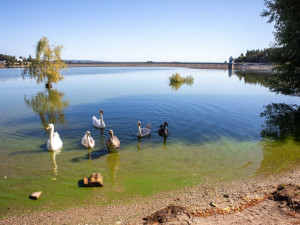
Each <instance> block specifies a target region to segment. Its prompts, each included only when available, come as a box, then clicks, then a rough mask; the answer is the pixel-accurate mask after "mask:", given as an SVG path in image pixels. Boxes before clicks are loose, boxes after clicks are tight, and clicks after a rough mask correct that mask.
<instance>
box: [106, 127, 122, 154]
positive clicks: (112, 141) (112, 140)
mask: <svg viewBox="0 0 300 225" xmlns="http://www.w3.org/2000/svg"><path fill="white" fill-rule="evenodd" d="M106 147H107V148H108V149H109V150H112V149H119V148H120V141H119V139H118V138H117V137H116V136H114V132H113V130H109V137H108V139H107V142H106Z"/></svg>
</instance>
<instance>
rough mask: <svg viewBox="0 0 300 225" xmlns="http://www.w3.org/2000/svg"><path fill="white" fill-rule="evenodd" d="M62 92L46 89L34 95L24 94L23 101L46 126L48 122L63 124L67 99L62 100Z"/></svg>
mask: <svg viewBox="0 0 300 225" xmlns="http://www.w3.org/2000/svg"><path fill="white" fill-rule="evenodd" d="M63 98H64V93H63V92H59V91H58V90H51V89H46V90H44V91H40V92H38V93H37V94H36V95H35V96H32V97H27V96H25V98H24V101H25V103H26V104H27V106H28V107H30V108H31V109H32V110H33V111H34V112H35V113H37V114H38V115H39V117H40V120H41V123H42V125H43V126H44V127H46V126H47V125H48V124H49V123H52V124H57V123H60V124H64V123H66V121H65V115H64V113H63V110H64V109H65V108H67V107H68V106H69V104H70V103H69V101H68V100H64V99H63Z"/></svg>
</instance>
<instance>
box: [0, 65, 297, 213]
mask: <svg viewBox="0 0 300 225" xmlns="http://www.w3.org/2000/svg"><path fill="white" fill-rule="evenodd" d="M174 73H179V74H181V75H182V76H187V75H192V76H193V78H194V83H193V84H192V85H186V84H183V85H182V86H177V87H171V86H169V79H168V78H169V77H170V76H171V75H172V74H174ZM21 74H22V70H21V69H0V95H1V99H0V115H1V117H0V211H1V213H0V216H5V215H8V214H12V213H14V212H18V211H19V210H24V209H25V211H36V210H56V209H63V208H67V207H71V206H74V205H86V204H101V205H103V204H109V203H111V202H112V201H114V200H123V201H125V202H129V201H132V199H134V198H135V197H138V196H146V195H151V194H154V193H157V192H162V191H168V190H172V189H177V188H182V187H185V186H191V185H194V184H199V183H215V182H221V181H231V180H236V179H242V178H245V177H252V176H255V175H257V174H270V173H276V172H279V171H282V170H284V169H287V168H289V167H291V166H293V165H295V164H299V162H300V145H299V140H298V139H297V138H299V136H297V134H299V132H298V131H299V123H295V117H297V116H298V114H297V113H296V111H297V110H296V108H295V106H292V105H291V104H297V105H299V104H300V101H299V98H296V97H290V96H283V95H276V94H274V93H272V92H270V91H269V90H268V88H267V87H265V86H264V85H265V80H266V79H267V77H268V75H266V74H258V73H255V74H249V73H237V72H233V73H232V74H229V72H228V71H224V70H196V69H185V68H114V67H111V68H101V67H89V68H69V69H68V70H65V71H63V72H62V75H63V76H64V77H65V79H64V80H63V81H62V82H60V83H58V84H54V85H53V89H52V90H51V91H49V90H47V89H45V88H44V84H40V85H38V84H36V82H35V81H34V80H30V79H25V80H23V79H22V76H21ZM100 109H103V111H104V114H103V116H104V121H105V123H106V128H105V129H104V130H100V129H95V128H94V127H93V126H92V116H93V115H95V116H97V117H99V110H100ZM297 118H298V120H297V121H299V116H298V117H297ZM137 121H141V123H142V127H143V126H146V125H147V123H151V125H152V133H151V137H147V138H143V139H138V138H137ZM164 121H167V122H168V124H169V132H170V135H169V137H168V138H167V139H164V138H162V137H160V136H159V135H158V134H157V130H158V128H159V126H160V124H162V123H163V122H164ZM48 123H53V124H54V125H55V130H56V131H58V133H59V134H60V137H61V139H62V141H63V148H62V150H61V151H59V152H54V153H53V152H49V151H47V148H46V142H47V140H48V137H49V133H48V132H46V131H45V127H46V126H47V125H48ZM109 129H113V130H114V133H115V135H116V136H117V137H118V138H119V140H120V141H121V147H120V150H119V151H118V152H108V150H107V149H106V147H105V142H106V140H107V138H108V131H109ZM87 130H89V131H90V132H91V135H92V137H93V138H94V139H95V141H96V145H95V148H94V149H93V150H92V151H91V152H89V151H88V150H87V149H85V148H84V147H83V146H82V145H81V138H82V137H83V135H84V134H85V132H86V131H87ZM93 172H100V173H101V174H102V176H103V178H104V184H105V185H104V187H102V188H82V187H80V185H79V183H80V180H81V179H82V178H83V177H84V176H90V175H91V173H93ZM5 177H6V178H5ZM34 191H42V192H43V194H42V197H41V199H40V200H39V201H32V200H30V199H29V198H28V196H29V194H30V193H32V192H34Z"/></svg>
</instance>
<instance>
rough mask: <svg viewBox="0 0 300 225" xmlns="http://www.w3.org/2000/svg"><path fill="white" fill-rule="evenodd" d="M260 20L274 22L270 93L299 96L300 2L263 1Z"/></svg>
mask: <svg viewBox="0 0 300 225" xmlns="http://www.w3.org/2000/svg"><path fill="white" fill-rule="evenodd" d="M265 6H266V7H267V9H265V10H264V11H263V12H262V14H261V16H263V17H268V18H269V20H268V23H272V22H274V28H275V30H276V31H275V33H274V34H275V43H274V45H273V47H274V50H273V52H272V54H271V60H272V62H273V63H274V70H275V71H276V72H278V73H277V74H276V75H275V76H273V79H271V81H270V90H271V91H275V92H277V93H282V94H287V95H296V96H300V1H299V0H265Z"/></svg>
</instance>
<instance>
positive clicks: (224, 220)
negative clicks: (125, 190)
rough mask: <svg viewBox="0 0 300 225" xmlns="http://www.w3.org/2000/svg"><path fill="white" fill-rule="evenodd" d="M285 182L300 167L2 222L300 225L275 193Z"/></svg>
mask: <svg viewBox="0 0 300 225" xmlns="http://www.w3.org/2000/svg"><path fill="white" fill-rule="evenodd" d="M280 184H286V185H288V184H293V185H296V186H297V185H298V186H300V167H299V168H294V169H291V170H289V171H285V172H282V173H280V174H276V175H271V176H257V177H253V178H247V179H243V180H239V181H234V182H228V183H218V184H214V185H212V184H209V185H208V184H205V185H197V186H194V187H188V188H184V189H180V190H176V191H170V192H165V193H158V194H155V195H152V196H148V197H140V198H138V199H136V200H134V201H132V202H131V203H123V202H116V203H115V204H113V205H108V206H94V205H92V206H89V207H74V208H70V209H67V210H61V211H53V212H45V211H42V212H35V213H31V214H23V215H18V216H12V217H7V218H4V219H2V220H0V224H159V223H163V224H299V223H300V212H299V210H298V211H297V210H294V209H292V208H291V207H290V206H289V205H287V203H286V202H281V201H274V199H271V198H270V197H269V196H270V194H271V193H273V192H275V191H276V190H277V188H278V186H279V185H280ZM294 194H295V193H294ZM298 194H299V195H300V193H298ZM295 195H297V193H296V194H295ZM170 206H171V207H170ZM174 206H176V207H174ZM168 207H169V208H168ZM172 207H173V208H172ZM164 209H165V212H167V211H168V212H171V214H172V213H173V214H172V216H171V217H170V213H169V214H168V213H166V214H162V215H163V216H165V218H164V217H162V219H160V220H159V221H156V222H154V221H152V222H151V220H150V219H148V220H147V218H149V216H151V215H152V216H153V215H154V214H155V213H157V212H159V211H160V210H164ZM174 209H183V210H179V211H178V212H177V211H176V210H175V211H174ZM172 210H173V211H172ZM174 212H175V213H174ZM220 212H221V213H220ZM223 212H224V213H223ZM157 215H158V214H157ZM159 218H161V217H159Z"/></svg>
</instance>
